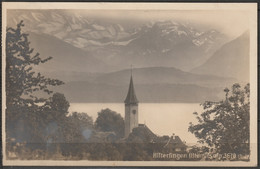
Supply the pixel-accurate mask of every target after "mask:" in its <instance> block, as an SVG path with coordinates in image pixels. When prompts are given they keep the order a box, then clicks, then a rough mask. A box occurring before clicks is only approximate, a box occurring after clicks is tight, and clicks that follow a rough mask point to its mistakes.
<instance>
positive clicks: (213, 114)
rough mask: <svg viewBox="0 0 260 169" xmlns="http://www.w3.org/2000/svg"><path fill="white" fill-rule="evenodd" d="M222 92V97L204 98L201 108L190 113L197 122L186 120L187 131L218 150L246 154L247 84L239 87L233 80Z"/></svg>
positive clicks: (247, 128)
mask: <svg viewBox="0 0 260 169" xmlns="http://www.w3.org/2000/svg"><path fill="white" fill-rule="evenodd" d="M224 92H225V93H226V98H225V100H222V101H219V102H211V101H206V102H205V103H204V104H203V108H204V112H203V113H202V114H200V115H198V113H196V112H195V113H194V114H195V115H196V116H197V119H198V124H196V125H194V124H192V123H190V126H189V131H190V132H191V133H193V134H194V135H195V136H196V137H197V138H198V139H199V142H201V143H206V144H207V145H208V146H209V147H210V148H214V149H215V150H216V152H218V153H236V154H243V155H246V154H249V143H250V140H249V121H250V120H249V113H250V112H249V108H250V100H249V96H250V88H249V84H247V85H246V86H245V87H244V89H241V86H240V85H239V84H237V83H236V84H234V85H233V86H232V90H231V93H230V90H229V89H228V88H226V89H225V90H224Z"/></svg>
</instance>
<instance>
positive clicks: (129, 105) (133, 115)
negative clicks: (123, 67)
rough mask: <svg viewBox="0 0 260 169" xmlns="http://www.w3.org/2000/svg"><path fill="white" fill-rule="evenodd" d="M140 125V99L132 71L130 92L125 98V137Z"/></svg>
mask: <svg viewBox="0 0 260 169" xmlns="http://www.w3.org/2000/svg"><path fill="white" fill-rule="evenodd" d="M135 127H138V100H137V98H136V95H135V90H134V83H133V77H132V72H131V78H130V84H129V89H128V93H127V96H126V99H125V137H126V138H127V137H128V135H129V134H130V133H131V132H132V129H133V128H135Z"/></svg>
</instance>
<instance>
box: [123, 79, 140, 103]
mask: <svg viewBox="0 0 260 169" xmlns="http://www.w3.org/2000/svg"><path fill="white" fill-rule="evenodd" d="M137 103H138V100H137V97H136V95H135V89H134V83H133V78H132V75H131V79H130V84H129V89H128V93H127V96H126V99H125V104H137Z"/></svg>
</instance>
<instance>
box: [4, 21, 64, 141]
mask: <svg viewBox="0 0 260 169" xmlns="http://www.w3.org/2000/svg"><path fill="white" fill-rule="evenodd" d="M23 26H24V24H23V21H21V22H20V23H19V24H17V28H16V29H14V28H11V27H9V28H7V30H6V124H7V125H6V128H7V138H8V137H18V135H20V136H23V134H24V136H28V137H23V138H20V140H21V141H25V140H27V141H28V139H30V140H34V141H37V142H38V141H40V140H42V139H43V138H42V136H41V135H40V134H41V133H39V132H38V131H39V124H41V123H43V122H42V118H40V117H41V112H42V110H43V109H44V106H45V105H46V104H45V103H46V102H47V100H48V98H43V97H39V96H38V95H39V93H40V92H43V93H47V95H50V94H51V93H52V91H51V90H49V89H48V87H49V86H56V85H61V84H63V82H62V81H60V80H57V79H50V78H46V77H44V76H43V75H41V73H36V72H34V71H33V68H34V67H35V66H37V65H39V64H42V63H45V62H47V61H49V60H50V59H51V57H48V58H46V59H42V58H41V57H40V56H39V53H36V54H33V51H34V50H33V49H32V48H30V42H29V40H28V36H29V34H25V33H23V32H22V27H23ZM36 93H38V94H36ZM42 105H43V106H42ZM17 129H20V132H19V133H18V135H17V132H15V131H17ZM16 140H19V139H16Z"/></svg>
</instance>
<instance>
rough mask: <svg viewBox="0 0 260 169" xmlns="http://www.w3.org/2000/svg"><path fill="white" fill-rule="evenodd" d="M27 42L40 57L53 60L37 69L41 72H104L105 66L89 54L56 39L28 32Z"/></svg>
mask: <svg viewBox="0 0 260 169" xmlns="http://www.w3.org/2000/svg"><path fill="white" fill-rule="evenodd" d="M29 41H30V42H31V44H30V45H31V47H32V48H34V51H35V52H38V53H40V55H41V57H43V58H44V57H48V56H52V57H53V59H52V60H50V61H49V62H47V63H44V64H42V65H40V66H39V67H37V69H39V70H42V71H61V72H63V71H82V72H88V71H90V72H95V71H99V72H102V71H106V69H107V67H106V64H105V63H103V62H102V61H100V60H98V59H96V58H95V57H93V56H91V55H90V53H88V52H86V51H83V50H82V49H79V48H77V47H74V46H72V45H71V44H69V43H66V42H64V41H62V40H60V39H58V38H55V37H53V36H50V35H46V34H37V33H32V32H29Z"/></svg>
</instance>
